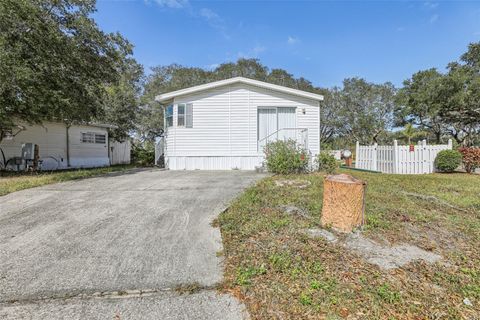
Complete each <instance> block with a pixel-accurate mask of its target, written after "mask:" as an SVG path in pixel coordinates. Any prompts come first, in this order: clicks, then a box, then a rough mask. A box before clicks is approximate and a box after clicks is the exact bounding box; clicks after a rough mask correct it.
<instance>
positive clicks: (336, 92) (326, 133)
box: [319, 87, 347, 144]
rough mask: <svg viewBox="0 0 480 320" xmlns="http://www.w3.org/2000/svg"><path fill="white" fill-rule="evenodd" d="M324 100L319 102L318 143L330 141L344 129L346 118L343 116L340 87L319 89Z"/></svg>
mask: <svg viewBox="0 0 480 320" xmlns="http://www.w3.org/2000/svg"><path fill="white" fill-rule="evenodd" d="M319 93H320V94H322V95H323V97H324V100H323V102H322V103H321V104H320V143H323V144H324V143H330V142H331V141H332V140H334V139H335V138H338V137H340V136H342V135H343V134H344V133H345V131H346V121H347V120H346V119H345V117H344V116H343V115H344V114H345V112H344V111H343V106H344V105H343V93H342V90H341V89H340V88H337V87H334V88H332V89H323V90H319Z"/></svg>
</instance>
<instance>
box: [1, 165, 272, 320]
mask: <svg viewBox="0 0 480 320" xmlns="http://www.w3.org/2000/svg"><path fill="white" fill-rule="evenodd" d="M261 177H262V175H259V174H256V173H253V172H241V171H229V172H206V171H194V172H185V171H161V170H139V171H132V172H128V173H122V174H111V175H107V176H102V177H98V178H91V179H86V180H82V181H75V182H67V183H61V184H55V185H49V186H45V187H41V188H34V189H29V190H24V191H20V192H15V193H12V194H9V195H7V196H4V197H0V318H1V319H242V318H244V317H246V316H247V314H246V312H245V310H244V306H243V305H241V304H240V303H239V302H238V301H237V300H236V299H234V298H233V297H232V296H230V295H226V294H218V292H217V291H216V290H215V285H216V284H218V283H219V282H221V280H222V265H221V259H220V258H218V257H217V253H218V252H219V251H221V250H222V244H221V237H220V232H219V230H218V229H216V228H213V227H212V226H211V222H212V220H213V219H214V218H215V217H216V216H217V215H218V213H220V212H221V211H222V210H223V209H225V208H226V206H227V205H228V203H229V201H231V200H232V199H233V198H234V197H235V196H236V195H237V194H239V193H240V192H241V191H242V190H243V189H244V188H245V187H246V186H248V185H250V184H252V183H254V182H255V181H256V180H257V179H259V178H261ZM184 287H195V288H196V289H197V290H196V291H195V292H194V293H188V294H180V293H179V290H178V289H179V288H184Z"/></svg>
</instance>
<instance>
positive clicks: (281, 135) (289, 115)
mask: <svg viewBox="0 0 480 320" xmlns="http://www.w3.org/2000/svg"><path fill="white" fill-rule="evenodd" d="M277 117H278V139H279V140H288V139H293V140H296V135H297V132H296V131H297V130H296V118H295V108H283V107H282V108H277ZM282 129H283V130H282Z"/></svg>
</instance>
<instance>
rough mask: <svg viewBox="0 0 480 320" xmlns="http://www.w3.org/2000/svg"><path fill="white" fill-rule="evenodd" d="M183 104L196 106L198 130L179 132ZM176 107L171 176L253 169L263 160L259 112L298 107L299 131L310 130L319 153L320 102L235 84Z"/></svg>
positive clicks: (180, 99)
mask: <svg viewBox="0 0 480 320" xmlns="http://www.w3.org/2000/svg"><path fill="white" fill-rule="evenodd" d="M179 103H193V128H184V127H177V107H176V106H177V104H179ZM174 105H175V107H174V120H173V123H174V125H173V127H170V128H169V129H168V132H167V139H166V150H165V153H166V161H167V166H168V167H169V168H170V169H172V170H175V169H177V170H180V169H206V168H208V169H234V168H238V169H254V167H255V166H256V165H259V164H260V163H261V161H262V156H263V154H262V152H258V151H257V109H258V107H295V108H296V122H297V123H296V127H297V128H307V129H308V143H309V149H310V151H311V153H312V155H315V154H318V152H319V125H320V123H319V106H318V105H319V104H318V101H315V100H310V99H306V98H301V97H297V96H294V95H290V94H285V93H280V92H277V91H272V90H268V89H264V88H258V87H255V86H251V85H246V84H233V85H229V86H224V87H220V88H216V89H211V90H207V91H203V92H200V93H196V94H192V95H185V96H180V97H176V98H175V100H174ZM303 111H305V113H304V112H303ZM189 158H191V159H189ZM201 158H205V159H201ZM220 158H224V159H220ZM189 161H190V162H189Z"/></svg>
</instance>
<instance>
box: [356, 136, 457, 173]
mask: <svg viewBox="0 0 480 320" xmlns="http://www.w3.org/2000/svg"><path fill="white" fill-rule="evenodd" d="M412 147H413V148H412V149H413V150H412V149H411V148H410V146H399V145H398V143H397V140H395V141H394V142H393V146H379V145H377V144H374V145H373V146H361V145H360V143H359V142H357V147H356V154H355V168H358V169H365V170H373V171H380V172H383V173H398V174H424V173H432V172H434V171H435V167H434V161H435V157H436V156H437V154H438V153H439V152H440V151H442V150H448V149H452V140H448V144H443V145H427V141H426V140H423V141H419V142H418V145H413V146H412Z"/></svg>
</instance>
